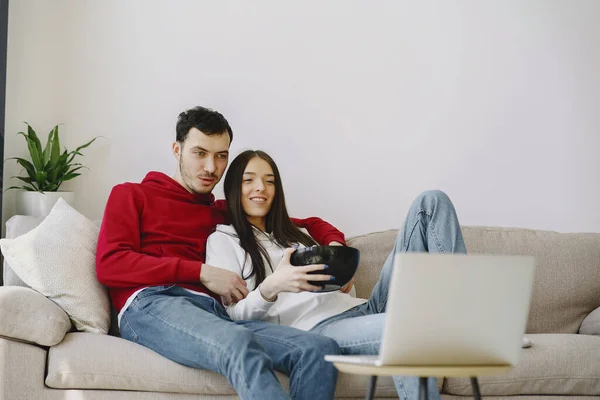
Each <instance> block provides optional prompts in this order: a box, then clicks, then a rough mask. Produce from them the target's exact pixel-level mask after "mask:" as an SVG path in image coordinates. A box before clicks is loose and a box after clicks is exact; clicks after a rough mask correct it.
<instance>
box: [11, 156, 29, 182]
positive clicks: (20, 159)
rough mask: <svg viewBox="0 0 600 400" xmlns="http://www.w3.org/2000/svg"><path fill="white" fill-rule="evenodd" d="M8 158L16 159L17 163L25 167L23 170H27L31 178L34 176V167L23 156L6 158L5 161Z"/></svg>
mask: <svg viewBox="0 0 600 400" xmlns="http://www.w3.org/2000/svg"><path fill="white" fill-rule="evenodd" d="M8 160H17V163H19V165H21V166H22V167H23V168H25V170H26V171H27V174H28V175H29V176H30V177H31V178H35V168H34V166H33V165H32V164H31V163H30V162H29V161H27V160H25V159H24V158H20V157H11V158H7V159H6V161H8Z"/></svg>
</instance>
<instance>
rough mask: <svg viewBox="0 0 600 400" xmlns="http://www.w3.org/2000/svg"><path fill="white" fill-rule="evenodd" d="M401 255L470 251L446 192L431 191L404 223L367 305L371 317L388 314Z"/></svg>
mask: <svg viewBox="0 0 600 400" xmlns="http://www.w3.org/2000/svg"><path fill="white" fill-rule="evenodd" d="M401 252H429V253H466V252H467V248H466V247H465V241H464V239H463V235H462V231H461V230H460V224H459V222H458V218H457V216H456V210H455V209H454V205H453V204H452V201H451V200H450V198H449V197H448V196H447V195H446V194H445V193H444V192H442V191H439V190H428V191H426V192H423V193H421V194H420V195H419V196H417V198H416V199H415V200H414V201H413V203H412V205H411V206H410V209H409V210H408V214H407V216H406V219H405V221H404V229H403V230H402V231H400V232H398V236H396V242H395V243H394V248H393V249H392V252H391V253H390V254H389V256H388V258H387V260H386V261H385V264H384V265H383V269H382V270H381V275H380V276H379V281H378V282H377V284H376V285H375V287H374V288H373V291H372V292H371V297H370V298H369V301H368V303H366V305H365V306H366V307H367V308H368V309H369V310H368V313H369V314H371V313H382V312H385V306H386V304H387V297H388V288H389V286H390V279H391V278H392V267H393V262H394V255H396V254H397V253H401Z"/></svg>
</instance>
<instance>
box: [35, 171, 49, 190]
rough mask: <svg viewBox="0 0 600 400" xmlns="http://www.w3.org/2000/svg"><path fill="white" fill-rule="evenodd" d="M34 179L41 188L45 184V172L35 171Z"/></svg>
mask: <svg viewBox="0 0 600 400" xmlns="http://www.w3.org/2000/svg"><path fill="white" fill-rule="evenodd" d="M35 181H36V182H37V185H38V187H39V188H40V190H43V189H42V187H43V186H45V185H44V182H45V181H46V173H45V172H43V171H38V172H36V174H35Z"/></svg>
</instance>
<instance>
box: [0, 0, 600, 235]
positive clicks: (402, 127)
mask: <svg viewBox="0 0 600 400" xmlns="http://www.w3.org/2000/svg"><path fill="white" fill-rule="evenodd" d="M175 5H177V6H175ZM599 17H600V2H598V1H595V0H579V1H577V2H573V1H569V0H564V1H558V0H556V1H551V0H528V1H521V0H502V1H500V0H498V1H474V0H473V1H467V0H465V1H442V0H440V1H410V2H409V1H378V2H370V1H350V0H340V1H329V2H322V1H316V0H314V1H301V2H300V1H298V2H294V3H291V2H279V1H259V2H248V1H246V2H241V1H219V2H211V1H197V0H186V1H183V0H179V1H171V0H162V1H148V0H146V1H142V0H138V1H133V0H128V1H123V0H103V1H91V0H89V1H81V0H53V1H51V2H49V1H46V0H19V1H11V4H10V15H9V54H8V85H7V86H8V87H7V110H6V112H7V117H6V154H5V156H6V157H9V156H15V155H25V152H26V150H25V145H24V143H23V142H24V141H23V140H22V138H21V137H17V136H16V135H15V133H16V132H17V131H18V130H20V129H21V128H22V126H23V125H22V124H21V122H20V121H23V120H27V121H28V122H30V123H32V124H33V125H34V126H35V127H37V128H39V129H40V130H41V131H43V132H44V135H45V134H46V133H47V132H48V131H49V130H50V129H51V128H52V126H53V125H54V124H55V123H58V122H61V123H63V124H64V125H63V126H62V130H61V135H62V139H63V142H64V143H65V144H66V145H67V146H68V147H69V148H72V147H75V146H77V145H79V144H82V143H83V142H85V141H87V140H89V139H90V138H91V137H93V136H97V135H103V136H105V137H106V138H107V140H104V141H101V142H99V143H97V144H94V145H93V146H92V147H90V148H89V149H87V151H86V152H85V154H86V155H85V157H84V158H83V161H84V162H85V163H86V165H87V166H88V167H89V168H90V171H86V172H85V174H84V176H83V177H82V179H79V180H76V181H74V182H72V183H71V184H68V185H66V186H65V188H66V189H74V190H75V191H76V192H77V204H76V205H77V208H78V209H79V210H80V211H82V212H83V213H84V214H86V215H87V216H89V217H90V218H100V217H101V215H102V211H103V207H104V204H105V201H106V199H107V197H108V194H109V191H110V189H111V187H112V186H113V185H115V184H117V183H120V182H123V181H139V180H141V179H142V178H143V176H144V175H145V173H146V172H147V171H149V170H160V171H164V172H167V173H169V174H171V173H172V172H173V171H174V168H175V162H174V159H173V157H172V155H171V150H170V145H171V142H172V140H173V139H174V136H175V132H174V126H175V121H176V116H177V114H178V113H179V112H180V111H182V110H184V109H186V108H189V107H192V106H195V105H205V106H209V107H212V108H214V109H217V110H219V111H221V112H222V113H223V114H224V115H225V116H226V117H227V118H228V120H229V122H230V123H231V125H232V127H233V129H234V135H235V138H234V142H233V146H232V151H233V153H234V154H237V152H239V151H240V150H241V149H246V148H260V149H264V150H267V151H268V152H270V153H271V154H272V155H273V156H274V158H275V160H276V161H278V164H279V166H280V169H281V172H282V175H283V179H284V183H285V189H286V195H287V199H288V206H289V208H290V211H291V213H292V214H293V215H295V216H309V215H318V216H321V217H323V218H325V219H327V220H329V221H331V222H332V223H334V224H335V225H337V226H338V227H340V228H341V229H342V230H344V231H345V232H346V233H347V234H348V235H355V234H360V233H364V232H368V231H373V230H380V229H387V228H392V227H397V226H399V225H400V223H401V221H402V219H403V217H404V213H405V212H406V209H407V208H408V206H409V205H410V202H411V200H412V199H413V197H414V196H415V195H417V194H418V193H419V192H420V191H422V190H425V189H428V188H440V189H442V190H444V191H446V192H447V193H448V194H449V195H450V196H451V197H452V198H453V200H454V202H455V204H456V207H457V209H458V212H459V217H460V218H461V221H462V222H463V223H464V224H480V225H501V226H521V227H531V228H541V229H553V230H558V231H596V232H599V231H600V213H599V212H598V211H597V210H598V206H597V203H598V202H599V194H600V179H599V173H598V171H599V170H600V161H599V159H598V157H597V153H598V151H599V149H600V112H599V109H598V106H599V105H600V46H598V43H599V39H600V24H598V23H597V21H598V20H599ZM17 172H18V169H17V168H16V166H15V165H14V163H12V162H7V163H6V165H5V175H4V176H5V185H8V184H10V183H11V182H8V181H7V180H8V177H9V176H11V175H14V174H15V173H17ZM220 193H221V190H220V189H219V190H218V191H217V194H220ZM13 196H14V194H13V193H12V192H10V191H9V192H7V193H6V195H5V202H4V220H6V218H8V217H9V216H10V215H12V214H13V213H14V199H13Z"/></svg>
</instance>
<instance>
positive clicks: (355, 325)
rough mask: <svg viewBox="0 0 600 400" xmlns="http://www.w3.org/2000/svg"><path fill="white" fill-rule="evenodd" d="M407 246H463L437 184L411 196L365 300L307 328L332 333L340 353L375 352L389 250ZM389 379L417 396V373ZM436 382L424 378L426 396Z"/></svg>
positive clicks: (409, 398) (438, 249)
mask: <svg viewBox="0 0 600 400" xmlns="http://www.w3.org/2000/svg"><path fill="white" fill-rule="evenodd" d="M409 251H411V252H431V253H466V252H467V250H466V247H465V242H464V240H463V236H462V232H461V230H460V225H459V222H458V218H457V216H456V211H455V209H454V206H453V204H452V202H451V201H450V199H449V198H448V196H447V195H446V194H445V193H443V192H441V191H439V190H432V191H427V192H424V193H422V194H421V195H419V196H418V197H417V198H416V200H415V201H414V202H413V204H412V205H411V207H410V210H409V212H408V215H407V217H406V220H405V222H404V230H403V231H402V232H399V233H398V236H397V237H396V241H395V243H394V248H393V249H392V252H391V253H390V255H389V256H388V258H387V260H386V262H385V264H384V266H383V269H382V271H381V275H380V276H379V281H378V282H377V284H376V285H375V287H374V288H373V291H372V292H371V297H370V298H369V301H368V302H366V303H364V304H361V305H359V306H356V307H354V308H351V309H350V310H348V311H345V312H343V313H341V314H338V315H334V316H333V317H330V318H328V319H326V320H324V321H321V322H320V323H319V324H318V325H316V326H315V327H314V328H312V329H311V332H314V333H319V334H322V335H324V336H327V337H330V338H333V339H335V340H336V342H337V343H338V344H339V345H340V347H341V349H342V354H371V355H375V354H378V353H379V345H380V340H381V336H382V333H383V325H384V321H385V314H384V313H385V308H386V304H387V298H388V288H389V286H390V279H391V276H392V267H393V260H394V255H395V254H396V253H400V252H409ZM407 329H410V327H407ZM394 383H395V385H396V389H397V391H398V395H399V396H400V398H402V399H404V400H416V399H417V396H418V393H419V379H418V378H417V377H407V376H397V377H394ZM436 383H437V382H436V379H435V378H430V379H429V381H428V389H429V390H428V393H429V399H430V400H439V399H440V394H439V392H438V390H437V387H436Z"/></svg>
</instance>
